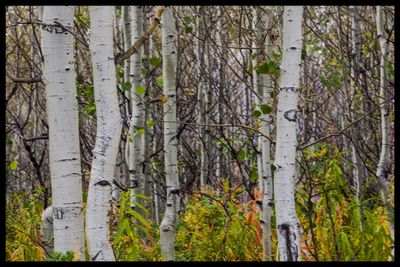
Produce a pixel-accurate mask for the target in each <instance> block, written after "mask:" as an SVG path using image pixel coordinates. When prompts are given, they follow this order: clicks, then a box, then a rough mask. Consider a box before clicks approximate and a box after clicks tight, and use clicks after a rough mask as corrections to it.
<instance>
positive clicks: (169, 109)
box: [160, 6, 180, 261]
mask: <svg viewBox="0 0 400 267" xmlns="http://www.w3.org/2000/svg"><path fill="white" fill-rule="evenodd" d="M161 21H162V56H163V61H162V62H163V77H164V84H163V92H164V95H165V96H166V98H167V101H166V102H165V103H164V148H165V153H164V161H165V163H164V164H165V177H166V187H167V188H166V189H167V190H166V191H167V205H166V209H165V213H164V217H163V219H162V222H161V225H160V243H161V253H162V257H163V259H164V260H167V261H173V260H175V253H174V242H175V228H176V225H177V221H178V208H179V203H180V200H179V198H180V196H179V178H178V167H177V149H176V147H177V140H176V85H175V75H176V54H177V52H176V39H177V30H176V26H175V21H174V16H173V12H172V7H171V6H167V7H166V8H165V11H164V13H163V14H162V19H161Z"/></svg>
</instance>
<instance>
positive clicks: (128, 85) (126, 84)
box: [122, 82, 132, 91]
mask: <svg viewBox="0 0 400 267" xmlns="http://www.w3.org/2000/svg"><path fill="white" fill-rule="evenodd" d="M122 89H124V90H125V91H130V90H131V89H132V84H131V83H130V82H124V83H123V84H122Z"/></svg>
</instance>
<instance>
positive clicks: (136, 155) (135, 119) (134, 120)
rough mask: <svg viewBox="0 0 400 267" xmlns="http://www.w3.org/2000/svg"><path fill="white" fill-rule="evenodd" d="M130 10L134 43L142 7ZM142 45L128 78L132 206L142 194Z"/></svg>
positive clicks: (139, 27) (141, 28)
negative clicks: (129, 80) (140, 91)
mask: <svg viewBox="0 0 400 267" xmlns="http://www.w3.org/2000/svg"><path fill="white" fill-rule="evenodd" d="M131 11H132V41H131V43H135V42H136V40H137V39H138V38H139V37H140V36H141V35H142V32H143V19H142V8H141V7H139V6H131ZM142 54H143V47H141V48H140V49H139V51H138V52H137V53H135V54H133V55H132V58H131V66H130V79H131V82H132V89H131V111H132V115H131V120H130V123H129V137H130V139H131V140H129V164H128V166H129V172H130V174H129V178H130V181H131V188H132V189H133V190H132V194H133V195H132V196H133V197H132V201H133V202H132V203H131V205H132V207H134V203H135V202H136V203H140V202H142V201H141V199H140V198H138V197H137V196H136V194H143V190H144V183H143V182H144V173H143V162H144V153H143V146H144V134H140V133H138V132H137V131H138V130H140V129H144V95H139V94H137V93H136V88H137V87H138V86H140V85H141V75H140V68H141V65H142V60H141V57H142Z"/></svg>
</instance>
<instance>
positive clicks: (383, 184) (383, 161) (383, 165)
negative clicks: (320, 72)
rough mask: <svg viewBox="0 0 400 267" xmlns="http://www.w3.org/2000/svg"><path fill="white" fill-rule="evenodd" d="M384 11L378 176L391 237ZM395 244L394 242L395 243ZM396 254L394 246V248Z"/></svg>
mask: <svg viewBox="0 0 400 267" xmlns="http://www.w3.org/2000/svg"><path fill="white" fill-rule="evenodd" d="M383 19H384V13H383V10H382V7H381V6H377V9H376V26H377V33H378V41H379V45H380V48H381V58H380V84H379V86H380V89H379V106H380V111H381V131H382V146H381V153H380V156H379V163H378V167H377V170H376V176H377V177H378V184H379V190H380V193H381V198H382V200H383V203H385V206H386V211H387V213H388V217H389V229H390V235H391V237H392V238H393V240H394V238H395V236H394V225H393V220H394V208H393V205H392V196H391V193H390V190H389V184H388V181H387V175H388V171H389V166H388V165H389V157H390V143H389V133H390V129H389V109H388V102H386V90H387V88H386V87H387V74H386V63H387V53H388V52H387V41H386V38H385V33H384V29H383V24H384V22H383ZM393 244H394V243H393ZM392 253H393V255H394V246H393V249H392Z"/></svg>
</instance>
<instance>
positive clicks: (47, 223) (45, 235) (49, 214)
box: [40, 206, 54, 254]
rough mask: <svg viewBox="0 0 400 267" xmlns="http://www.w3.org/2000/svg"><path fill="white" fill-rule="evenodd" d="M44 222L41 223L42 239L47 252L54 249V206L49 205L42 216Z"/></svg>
mask: <svg viewBox="0 0 400 267" xmlns="http://www.w3.org/2000/svg"><path fill="white" fill-rule="evenodd" d="M41 220H42V224H41V225H40V239H41V241H42V245H43V247H44V249H45V250H46V252H47V254H50V253H51V251H52V250H53V249H54V239H53V207H52V206H49V207H47V208H46V209H45V210H44V211H43V213H42V216H41Z"/></svg>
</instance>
